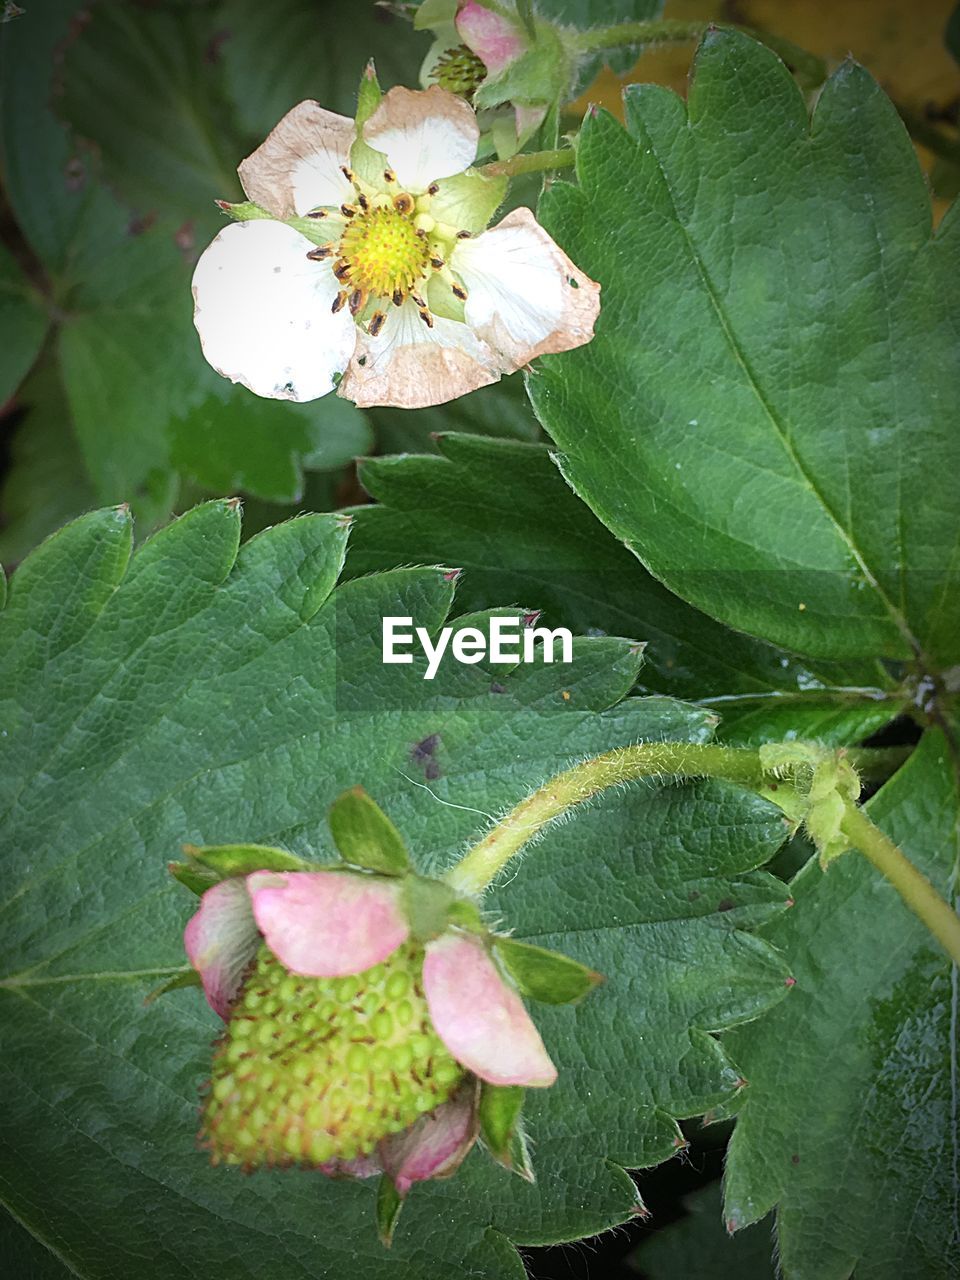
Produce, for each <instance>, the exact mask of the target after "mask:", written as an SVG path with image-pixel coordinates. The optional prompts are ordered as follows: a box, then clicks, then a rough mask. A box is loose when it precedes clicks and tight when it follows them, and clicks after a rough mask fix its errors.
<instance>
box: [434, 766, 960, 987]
mask: <svg viewBox="0 0 960 1280" xmlns="http://www.w3.org/2000/svg"><path fill="white" fill-rule="evenodd" d="M703 777H711V778H723V779H726V780H727V781H728V782H735V783H738V784H739V785H740V786H743V787H747V788H749V789H750V790H751V791H764V790H765V789H766V787H767V784H768V783H769V782H771V781H772V780H773V779H772V775H765V773H764V770H763V767H762V765H761V763H760V753H759V752H758V751H755V750H752V749H749V748H746V747H723V746H717V745H714V744H712V743H708V744H705V745H704V744H699V743H692V742H649V743H640V744H639V745H638V746H634V747H620V748H618V749H617V750H615V751H608V752H606V754H604V755H602V756H596V757H594V758H593V759H591V760H584V761H582V762H581V763H580V764H576V765H574V766H573V767H572V768H570V769H567V770H566V771H565V772H563V773H560V774H558V775H557V776H556V777H555V778H551V780H550V781H549V782H547V783H545V784H544V785H543V786H542V787H541V788H540V789H539V790H538V791H534V792H533V794H532V795H529V796H527V797H526V799H525V800H521V801H520V803H519V804H518V805H517V806H516V808H514V809H513V810H512V811H511V812H510V813H508V814H507V816H506V817H505V818H503V819H502V821H500V822H498V823H497V825H496V826H495V827H494V828H493V830H492V831H489V832H488V833H487V834H486V835H485V836H484V837H483V839H482V840H480V841H479V842H478V843H477V844H475V845H474V846H473V848H471V849H469V850H468V851H467V852H466V853H465V854H464V856H463V857H462V858H461V860H460V861H459V862H458V863H457V864H456V866H454V867H452V868H451V869H450V871H448V872H447V874H446V877H445V879H446V881H447V883H448V884H449V885H450V886H451V887H452V888H453V889H455V890H456V891H457V892H458V893H463V894H480V893H482V892H483V890H484V889H486V888H487V887H488V885H490V884H491V883H492V882H493V880H494V879H495V878H496V877H497V876H498V875H499V874H500V872H501V871H502V870H503V869H504V867H505V866H506V865H507V863H508V862H509V861H510V860H511V858H513V857H515V856H516V854H518V853H519V852H520V850H521V849H522V848H523V847H524V845H526V844H528V843H529V842H530V841H531V840H533V839H534V838H535V837H536V836H537V835H538V834H539V833H540V832H541V831H542V830H543V829H544V827H546V826H547V825H549V823H551V822H554V821H556V819H557V818H560V817H561V816H562V815H563V814H564V813H566V812H567V811H568V810H569V809H572V808H574V807H575V806H576V805H578V804H583V802H584V801H586V800H589V799H590V798H591V797H592V796H595V795H597V794H598V793H599V792H601V791H606V790H608V789H609V788H610V787H617V786H621V785H622V784H623V783H625V782H632V781H634V780H635V779H637V778H657V779H658V780H663V779H667V778H703ZM777 785H778V797H779V798H783V797H784V795H785V793H787V792H788V791H789V792H793V786H792V783H791V780H790V779H789V778H784V777H782V776H779V775H778V778H777ZM794 794H795V793H794ZM785 808H787V809H789V806H785ZM841 830H842V832H843V834H844V835H845V836H846V837H847V839H848V840H849V841H850V842H851V844H852V845H854V847H855V848H857V849H858V850H859V851H860V852H861V853H862V854H863V855H864V857H866V858H868V859H869V861H870V862H872V863H873V865H874V866H875V867H876V869H877V870H878V871H879V872H880V874H881V875H883V876H885V877H886V879H887V880H889V882H890V883H891V884H892V885H893V887H894V888H895V889H896V891H897V892H898V893H899V894H900V896H901V897H902V898H903V901H904V902H905V903H906V905H907V906H908V907H909V908H910V910H911V911H913V912H914V913H915V914H916V915H917V916H918V917H919V918H920V919H921V920H922V921H923V923H924V924H925V925H926V926H927V928H928V929H929V930H930V932H931V933H932V934H933V936H934V937H935V938H936V939H937V940H938V941H939V942H940V943H941V944H942V945H943V946H944V948H945V949H946V951H947V954H948V955H950V956H951V957H952V958H953V960H954V961H955V962H956V963H958V964H960V916H958V915H957V913H956V912H955V911H954V910H953V909H952V907H951V906H950V905H949V903H947V902H946V901H945V900H944V899H943V898H942V897H941V896H940V894H939V893H938V892H937V890H936V889H935V888H934V887H933V885H932V884H931V883H930V881H929V880H928V879H927V878H926V876H924V875H923V874H922V872H920V871H918V870H917V868H916V867H915V866H914V865H913V863H912V862H910V861H909V859H907V858H906V857H905V856H904V854H903V853H901V851H900V850H899V849H898V848H897V846H896V845H895V844H894V843H893V841H892V840H891V839H890V838H889V837H888V836H886V835H884V833H883V832H882V831H881V830H880V829H879V827H877V826H875V825H874V823H873V822H871V820H870V819H869V818H868V817H867V815H866V813H865V812H864V811H863V810H862V809H861V808H859V806H858V805H856V804H853V803H848V804H847V806H846V812H845V813H844V817H843V819H842V822H841Z"/></svg>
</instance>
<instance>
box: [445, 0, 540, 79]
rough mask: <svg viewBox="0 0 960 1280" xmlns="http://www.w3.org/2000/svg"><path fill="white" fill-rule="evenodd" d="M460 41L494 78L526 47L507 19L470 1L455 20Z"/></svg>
mask: <svg viewBox="0 0 960 1280" xmlns="http://www.w3.org/2000/svg"><path fill="white" fill-rule="evenodd" d="M456 24H457V31H458V33H459V35H460V39H461V40H462V41H463V43H464V44H465V45H466V46H467V48H468V49H470V50H471V51H472V52H473V53H475V54H476V55H477V57H478V58H479V59H480V61H481V62H482V63H483V65H484V66H485V67H486V68H487V70H488V71H489V72H490V74H491V75H493V76H495V75H499V73H500V72H501V71H502V70H503V69H504V67H506V66H509V64H510V63H511V62H514V61H516V59H517V58H519V57H520V55H521V53H523V52H524V50H525V49H526V47H527V42H526V41H525V40H524V38H523V36H522V35H521V33H520V31H519V30H518V29H517V27H515V26H514V24H513V23H512V22H510V21H509V20H508V19H507V18H502V17H501V16H500V15H499V14H498V13H493V12H492V11H491V10H490V9H485V8H484V7H483V5H482V4H477V3H476V0H467V3H466V4H464V5H463V6H462V7H461V9H460V12H459V13H458V14H457V17H456Z"/></svg>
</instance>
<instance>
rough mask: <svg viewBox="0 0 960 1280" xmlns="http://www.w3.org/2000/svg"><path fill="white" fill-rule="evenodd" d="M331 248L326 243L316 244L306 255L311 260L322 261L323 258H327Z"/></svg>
mask: <svg viewBox="0 0 960 1280" xmlns="http://www.w3.org/2000/svg"><path fill="white" fill-rule="evenodd" d="M331 253H333V249H332V248H331V247H330V245H328V244H322V245H318V246H317V247H316V249H311V250H310V251H309V252H308V253H307V257H308V258H310V259H311V261H313V262H322V261H323V259H324V258H329V257H330V255H331Z"/></svg>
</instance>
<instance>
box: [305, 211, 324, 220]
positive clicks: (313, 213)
mask: <svg viewBox="0 0 960 1280" xmlns="http://www.w3.org/2000/svg"><path fill="white" fill-rule="evenodd" d="M326 216H327V211H326V209H311V210H310V212H309V213H308V214H307V217H308V218H325V217H326Z"/></svg>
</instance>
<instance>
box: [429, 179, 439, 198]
mask: <svg viewBox="0 0 960 1280" xmlns="http://www.w3.org/2000/svg"><path fill="white" fill-rule="evenodd" d="M439 191H440V183H439V182H431V183H430V185H429V187H427V195H428V196H435V195H437V194H438V193H439Z"/></svg>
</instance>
